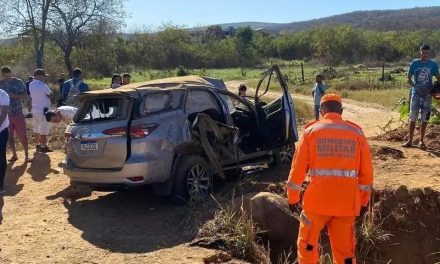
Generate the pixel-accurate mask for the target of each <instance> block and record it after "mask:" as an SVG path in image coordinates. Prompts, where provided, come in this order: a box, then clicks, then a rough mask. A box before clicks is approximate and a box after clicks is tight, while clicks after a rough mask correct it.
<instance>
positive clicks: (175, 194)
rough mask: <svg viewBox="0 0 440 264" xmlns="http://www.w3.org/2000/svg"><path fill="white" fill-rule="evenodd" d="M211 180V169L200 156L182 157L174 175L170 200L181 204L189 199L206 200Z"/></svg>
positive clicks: (210, 187) (210, 188) (210, 189)
mask: <svg viewBox="0 0 440 264" xmlns="http://www.w3.org/2000/svg"><path fill="white" fill-rule="evenodd" d="M212 180H213V179H212V170H211V168H210V166H209V164H208V163H207V162H206V161H205V160H204V159H203V158H202V157H200V156H196V155H189V156H184V157H182V158H181V159H180V161H179V163H178V164H177V170H176V173H175V175H174V182H173V187H172V190H171V195H170V198H171V202H172V203H174V204H178V205H183V204H186V203H188V202H190V201H204V200H206V199H207V198H208V196H209V194H210V193H211V191H212Z"/></svg>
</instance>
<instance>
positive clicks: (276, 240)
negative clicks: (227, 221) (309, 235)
mask: <svg viewBox="0 0 440 264" xmlns="http://www.w3.org/2000/svg"><path fill="white" fill-rule="evenodd" d="M245 208H246V207H245ZM246 209H247V210H250V212H247V214H248V215H250V216H252V220H253V222H254V223H255V224H256V225H257V226H258V227H259V228H260V229H261V230H262V231H263V232H262V234H263V235H262V237H263V240H264V241H265V242H266V243H268V244H269V247H270V253H271V259H272V260H275V261H277V259H278V257H279V256H282V254H283V253H285V254H287V253H289V251H291V257H292V258H293V259H294V258H295V257H296V240H297V237H298V228H299V222H298V220H297V219H296V218H295V217H294V216H293V214H292V213H291V212H290V210H289V206H288V203H287V199H286V198H284V197H281V196H279V195H277V194H274V193H269V192H261V193H258V194H256V195H255V196H253V197H252V198H251V200H250V208H246Z"/></svg>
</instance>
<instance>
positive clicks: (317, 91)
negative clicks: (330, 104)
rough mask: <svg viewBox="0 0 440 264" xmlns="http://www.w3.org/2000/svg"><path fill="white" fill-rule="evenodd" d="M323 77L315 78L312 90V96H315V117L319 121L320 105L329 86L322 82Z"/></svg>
mask: <svg viewBox="0 0 440 264" xmlns="http://www.w3.org/2000/svg"><path fill="white" fill-rule="evenodd" d="M322 79H323V78H322V75H320V74H318V75H316V77H315V84H314V85H313V88H312V96H313V103H314V115H315V119H316V120H318V119H319V104H320V101H321V98H322V96H323V95H324V94H325V91H326V90H327V85H326V84H325V83H323V82H322Z"/></svg>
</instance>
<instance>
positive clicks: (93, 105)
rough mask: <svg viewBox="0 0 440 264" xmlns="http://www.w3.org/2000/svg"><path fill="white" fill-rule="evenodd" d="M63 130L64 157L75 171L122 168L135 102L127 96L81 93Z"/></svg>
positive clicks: (125, 157) (120, 94)
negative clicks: (78, 105)
mask: <svg viewBox="0 0 440 264" xmlns="http://www.w3.org/2000/svg"><path fill="white" fill-rule="evenodd" d="M80 100H81V102H82V103H81V105H80V107H79V109H78V112H77V113H76V115H75V117H74V119H73V121H74V122H73V123H72V124H71V125H69V127H68V128H67V130H66V141H67V142H66V151H67V158H68V160H69V161H70V162H72V163H73V165H74V166H75V167H76V168H85V169H121V168H122V167H123V166H124V163H125V161H126V159H127V153H128V149H129V148H128V147H129V137H127V134H129V125H130V120H131V115H132V107H133V106H132V105H133V101H134V99H133V98H132V97H130V96H129V95H128V94H123V93H119V94H118V93H109V94H84V95H82V96H81V97H80Z"/></svg>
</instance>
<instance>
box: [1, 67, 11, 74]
mask: <svg viewBox="0 0 440 264" xmlns="http://www.w3.org/2000/svg"><path fill="white" fill-rule="evenodd" d="M1 72H2V73H9V72H12V70H11V67H9V66H2V68H1Z"/></svg>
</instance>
